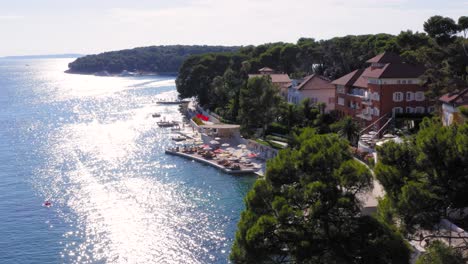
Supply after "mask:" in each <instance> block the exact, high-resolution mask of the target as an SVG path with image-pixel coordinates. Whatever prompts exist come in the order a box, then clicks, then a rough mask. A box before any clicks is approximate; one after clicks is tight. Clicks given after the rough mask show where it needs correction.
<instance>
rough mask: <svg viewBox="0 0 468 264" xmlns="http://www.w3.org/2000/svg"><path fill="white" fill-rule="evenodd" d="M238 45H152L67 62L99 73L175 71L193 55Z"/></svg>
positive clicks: (79, 70) (73, 67)
mask: <svg viewBox="0 0 468 264" xmlns="http://www.w3.org/2000/svg"><path fill="white" fill-rule="evenodd" d="M237 49H238V48H237V47H224V46H185V45H173V46H151V47H142V48H134V49H127V50H119V51H110V52H104V53H101V54H97V55H88V56H84V57H81V58H78V59H76V60H75V61H74V62H72V63H70V64H69V65H68V67H69V72H71V73H96V72H100V71H108V72H109V73H121V72H122V71H123V70H127V71H132V72H133V71H136V72H148V73H176V72H177V71H178V70H179V68H180V66H181V65H182V63H183V61H184V60H185V59H187V57H189V56H190V55H196V54H203V53H210V52H214V53H217V52H233V51H236V50H237Z"/></svg>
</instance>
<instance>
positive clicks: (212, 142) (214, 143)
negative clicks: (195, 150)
mask: <svg viewBox="0 0 468 264" xmlns="http://www.w3.org/2000/svg"><path fill="white" fill-rule="evenodd" d="M210 144H211V145H219V141H216V140H211V141H210Z"/></svg>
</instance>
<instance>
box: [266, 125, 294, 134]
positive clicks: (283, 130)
mask: <svg viewBox="0 0 468 264" xmlns="http://www.w3.org/2000/svg"><path fill="white" fill-rule="evenodd" d="M266 133H267V134H273V133H274V134H281V135H287V134H289V130H288V128H287V127H286V126H285V125H281V124H279V123H271V124H270V125H269V126H268V129H267V131H266Z"/></svg>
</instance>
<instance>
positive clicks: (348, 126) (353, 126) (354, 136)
mask: <svg viewBox="0 0 468 264" xmlns="http://www.w3.org/2000/svg"><path fill="white" fill-rule="evenodd" d="M336 128H337V131H338V134H339V135H340V136H342V137H344V138H346V139H347V140H348V141H349V142H351V144H353V145H356V144H357V141H358V139H359V130H360V128H359V125H358V124H357V123H356V122H355V121H354V120H353V119H352V118H351V117H349V116H346V117H344V118H343V119H341V120H340V121H339V122H338V123H337V126H336Z"/></svg>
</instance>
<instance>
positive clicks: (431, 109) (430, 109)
mask: <svg viewBox="0 0 468 264" xmlns="http://www.w3.org/2000/svg"><path fill="white" fill-rule="evenodd" d="M434 111H435V107H434V106H429V107H428V108H427V112H428V113H432V112H434Z"/></svg>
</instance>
